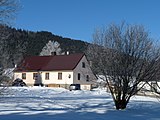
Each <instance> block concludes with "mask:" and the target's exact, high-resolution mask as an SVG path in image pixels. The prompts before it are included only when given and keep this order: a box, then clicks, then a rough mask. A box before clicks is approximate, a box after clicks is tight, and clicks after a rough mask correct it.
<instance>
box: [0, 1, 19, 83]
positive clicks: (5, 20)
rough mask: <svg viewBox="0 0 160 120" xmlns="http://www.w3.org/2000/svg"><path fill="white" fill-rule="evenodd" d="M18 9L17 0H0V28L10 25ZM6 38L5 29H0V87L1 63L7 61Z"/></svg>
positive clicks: (1, 76) (1, 78)
mask: <svg viewBox="0 0 160 120" xmlns="http://www.w3.org/2000/svg"><path fill="white" fill-rule="evenodd" d="M18 9H19V3H18V0H0V28H2V27H3V26H2V24H3V25H10V24H11V23H12V21H13V20H14V19H15V16H16V13H17V10H18ZM3 30H4V31H3ZM8 37H9V34H7V32H6V31H5V29H0V44H1V46H0V85H1V82H2V81H3V71H4V68H3V63H4V61H5V60H6V59H8V52H7V51H6V49H5V48H6V47H7V44H6V43H7V42H6V40H7V38H8Z"/></svg>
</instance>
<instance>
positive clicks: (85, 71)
mask: <svg viewBox="0 0 160 120" xmlns="http://www.w3.org/2000/svg"><path fill="white" fill-rule="evenodd" d="M82 62H84V63H85V68H82ZM78 73H80V75H81V78H80V80H78ZM87 75H89V82H87V81H86V76H87ZM73 80H74V81H73V83H74V84H93V83H94V82H93V81H96V77H95V76H94V74H93V72H92V71H91V68H90V66H89V63H88V61H87V59H86V57H85V56H83V58H82V59H81V61H80V62H79V64H78V65H77V67H76V68H75V69H74V74H73Z"/></svg>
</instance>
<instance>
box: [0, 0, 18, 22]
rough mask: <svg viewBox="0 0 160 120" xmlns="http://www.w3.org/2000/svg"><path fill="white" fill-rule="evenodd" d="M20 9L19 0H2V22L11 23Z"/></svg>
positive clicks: (0, 1) (0, 15)
mask: <svg viewBox="0 0 160 120" xmlns="http://www.w3.org/2000/svg"><path fill="white" fill-rule="evenodd" d="M18 9H19V3H18V0H0V24H10V23H11V22H12V21H13V20H14V19H15V16H16V13H17V10H18Z"/></svg>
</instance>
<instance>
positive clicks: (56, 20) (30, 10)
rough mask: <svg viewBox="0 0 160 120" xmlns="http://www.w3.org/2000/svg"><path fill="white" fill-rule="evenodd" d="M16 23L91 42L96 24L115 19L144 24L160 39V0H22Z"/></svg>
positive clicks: (116, 20)
mask: <svg viewBox="0 0 160 120" xmlns="http://www.w3.org/2000/svg"><path fill="white" fill-rule="evenodd" d="M20 3H21V5H22V9H21V10H20V11H19V13H18V15H17V20H16V22H15V25H14V27H16V28H21V29H25V30H32V31H49V32H52V33H53V34H56V35H60V36H63V37H68V38H72V39H78V40H84V41H88V42H90V41H91V40H92V34H93V32H94V30H95V29H96V28H99V27H102V26H107V25H109V24H111V23H116V24H119V23H121V22H122V21H125V22H126V23H128V24H140V25H144V26H145V28H146V29H147V30H148V31H149V33H150V35H151V37H152V38H154V39H160V0H20Z"/></svg>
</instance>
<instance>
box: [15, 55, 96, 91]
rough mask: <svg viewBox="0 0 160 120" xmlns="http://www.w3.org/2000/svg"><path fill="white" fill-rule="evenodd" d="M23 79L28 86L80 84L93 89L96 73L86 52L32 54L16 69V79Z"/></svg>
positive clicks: (84, 87)
mask: <svg viewBox="0 0 160 120" xmlns="http://www.w3.org/2000/svg"><path fill="white" fill-rule="evenodd" d="M17 78H20V79H23V81H24V82H25V83H26V84H27V85H28V86H34V85H35V86H39V85H44V86H48V87H64V88H68V87H69V86H70V85H71V84H79V85H80V88H81V89H86V90H91V88H92V85H93V84H94V81H96V77H95V75H94V74H93V73H92V70H91V68H90V65H89V63H88V61H87V59H86V56H85V54H81V53H79V54H69V55H54V56H31V57H27V58H25V59H24V60H23V61H22V63H21V64H19V65H18V67H17V68H16V69H15V71H14V79H17Z"/></svg>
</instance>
